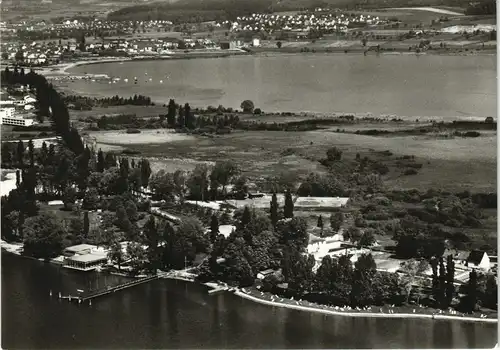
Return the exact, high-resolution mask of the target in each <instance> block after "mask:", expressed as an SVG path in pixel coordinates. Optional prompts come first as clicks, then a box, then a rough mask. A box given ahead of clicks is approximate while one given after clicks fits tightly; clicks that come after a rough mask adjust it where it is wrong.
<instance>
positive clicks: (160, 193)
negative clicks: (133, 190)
mask: <svg viewBox="0 0 500 350" xmlns="http://www.w3.org/2000/svg"><path fill="white" fill-rule="evenodd" d="M149 185H150V187H151V190H152V191H153V193H154V194H155V196H157V197H159V198H161V199H163V200H166V201H172V200H173V199H174V192H175V183H174V175H173V174H171V173H167V172H166V171H165V170H160V171H159V172H157V173H155V174H154V175H153V176H152V177H151V181H150V183H149Z"/></svg>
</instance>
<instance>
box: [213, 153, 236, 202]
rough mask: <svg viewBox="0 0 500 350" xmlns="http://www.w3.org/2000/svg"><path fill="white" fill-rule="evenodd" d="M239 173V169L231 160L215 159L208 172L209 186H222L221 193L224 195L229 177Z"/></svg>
mask: <svg viewBox="0 0 500 350" xmlns="http://www.w3.org/2000/svg"><path fill="white" fill-rule="evenodd" d="M238 173H239V169H238V167H237V165H236V164H235V163H234V162H231V161H222V162H220V161H217V162H215V166H214V167H213V169H212V172H211V173H210V181H211V187H212V186H215V190H217V188H218V187H219V186H222V193H223V194H224V196H225V195H226V186H227V185H228V184H229V183H230V181H231V179H232V178H233V177H234V176H236V175H237V174H238Z"/></svg>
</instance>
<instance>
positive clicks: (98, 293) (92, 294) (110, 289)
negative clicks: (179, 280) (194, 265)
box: [51, 274, 162, 303]
mask: <svg viewBox="0 0 500 350" xmlns="http://www.w3.org/2000/svg"><path fill="white" fill-rule="evenodd" d="M161 277H162V274H157V275H154V276H148V277H144V278H140V279H136V280H133V281H128V282H125V283H122V284H119V285H116V286H107V287H104V288H101V289H97V290H92V291H89V292H88V293H86V294H82V295H61V293H59V299H65V300H68V301H76V302H78V303H82V302H85V301H89V303H91V301H92V300H93V299H95V298H98V297H102V296H105V295H108V294H112V293H115V292H117V291H120V290H123V289H127V288H132V287H135V286H138V285H141V284H144V283H148V282H150V281H153V280H156V279H159V278H161ZM51 295H52V292H51Z"/></svg>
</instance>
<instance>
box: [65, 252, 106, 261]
mask: <svg viewBox="0 0 500 350" xmlns="http://www.w3.org/2000/svg"><path fill="white" fill-rule="evenodd" d="M68 259H69V260H72V261H78V262H82V263H86V262H94V261H99V260H103V259H107V257H106V255H102V254H83V255H74V256H72V257H70V258H68Z"/></svg>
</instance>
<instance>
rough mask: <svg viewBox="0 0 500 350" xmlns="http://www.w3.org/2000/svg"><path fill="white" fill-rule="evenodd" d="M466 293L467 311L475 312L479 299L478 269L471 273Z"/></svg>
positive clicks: (464, 303) (465, 303)
mask: <svg viewBox="0 0 500 350" xmlns="http://www.w3.org/2000/svg"><path fill="white" fill-rule="evenodd" d="M465 290H466V295H465V297H464V299H463V307H464V309H465V311H466V312H474V311H475V310H476V307H477V300H478V275H477V272H476V270H472V271H471V272H470V273H469V282H467V285H466V287H465Z"/></svg>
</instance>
